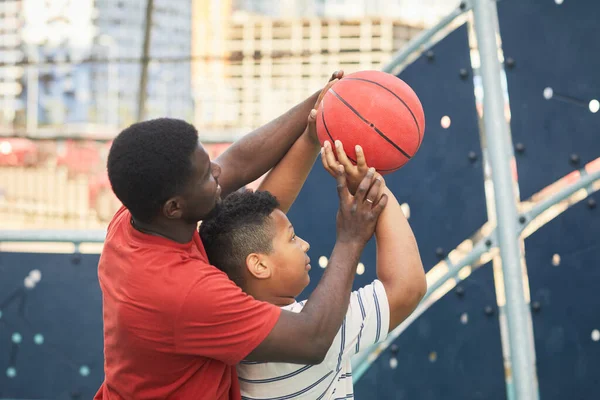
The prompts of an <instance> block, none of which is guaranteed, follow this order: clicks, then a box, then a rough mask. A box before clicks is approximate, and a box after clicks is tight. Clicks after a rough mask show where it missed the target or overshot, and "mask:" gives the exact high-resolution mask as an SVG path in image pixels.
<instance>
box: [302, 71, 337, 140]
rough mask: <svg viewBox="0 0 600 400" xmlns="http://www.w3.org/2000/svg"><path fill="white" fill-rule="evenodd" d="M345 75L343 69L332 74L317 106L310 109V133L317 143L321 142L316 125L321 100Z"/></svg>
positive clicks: (308, 128) (308, 127)
mask: <svg viewBox="0 0 600 400" xmlns="http://www.w3.org/2000/svg"><path fill="white" fill-rule="evenodd" d="M343 77H344V71H342V70H339V71H335V72H334V73H333V74H331V78H329V82H327V85H325V87H324V88H323V90H321V93H319V97H318V98H317V102H316V103H315V106H314V107H313V109H312V110H311V111H310V114H309V116H308V126H307V130H308V135H309V136H310V138H311V139H312V140H313V141H314V142H315V143H319V138H318V137H317V126H316V121H317V120H316V118H317V110H318V109H319V106H320V105H321V102H322V101H323V97H325V95H326V94H327V91H328V90H329V89H331V87H332V86H333V85H335V84H336V83H337V81H339V80H340V79H342V78H343Z"/></svg>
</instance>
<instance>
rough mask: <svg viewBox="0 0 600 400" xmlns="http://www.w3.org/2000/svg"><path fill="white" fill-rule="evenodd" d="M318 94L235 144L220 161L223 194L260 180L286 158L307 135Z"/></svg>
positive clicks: (218, 160) (219, 158)
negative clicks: (305, 132)
mask: <svg viewBox="0 0 600 400" xmlns="http://www.w3.org/2000/svg"><path fill="white" fill-rule="evenodd" d="M319 92H320V91H319ZM319 92H315V94H313V95H312V96H310V97H309V98H308V99H306V100H304V101H303V102H302V103H300V104H298V105H297V106H295V107H294V108H292V109H290V110H289V111H288V112H286V113H285V114H283V115H282V116H280V117H279V118H276V119H275V120H273V121H271V122H269V123H268V124H266V125H264V126H262V127H260V128H258V129H256V130H255V131H253V132H251V133H249V134H248V135H246V136H244V137H243V138H241V139H240V140H238V141H236V142H235V143H234V144H233V145H232V146H231V147H230V148H229V149H227V151H225V152H224V153H223V154H222V155H221V156H220V157H218V158H217V160H216V161H217V163H218V164H219V165H220V166H221V168H222V170H223V172H222V174H221V177H220V179H219V183H220V184H221V188H222V190H223V193H224V195H227V194H228V193H231V192H233V191H235V190H237V189H239V188H240V187H242V186H244V185H246V184H248V183H250V182H253V181H254V180H256V179H258V178H260V177H261V176H262V175H264V174H265V173H266V172H267V171H269V170H270V169H271V168H273V167H274V166H275V165H276V164H277V163H278V162H279V161H280V160H281V159H282V158H283V156H284V155H285V154H286V153H287V151H288V150H289V149H290V148H291V147H292V145H293V144H294V143H295V142H296V140H297V139H298V138H299V137H300V135H302V133H303V132H304V129H305V128H306V121H307V117H308V114H309V113H310V110H311V109H312V108H313V107H314V105H315V102H316V101H317V98H318V96H319Z"/></svg>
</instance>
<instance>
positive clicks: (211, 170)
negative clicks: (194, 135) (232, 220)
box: [181, 143, 221, 223]
mask: <svg viewBox="0 0 600 400" xmlns="http://www.w3.org/2000/svg"><path fill="white" fill-rule="evenodd" d="M191 162H192V171H193V172H192V176H191V178H190V181H189V182H188V184H187V186H186V187H185V188H184V192H183V194H182V196H181V198H182V217H181V218H182V219H184V220H185V221H186V222H189V223H197V222H198V221H201V220H202V219H203V218H205V217H206V216H207V215H208V214H209V213H210V212H211V211H212V210H213V209H214V208H215V206H216V205H217V204H218V203H219V202H220V201H221V186H219V180H218V179H219V176H220V175H221V167H219V166H218V165H217V164H215V163H214V162H212V161H211V160H210V157H209V155H208V153H207V152H206V151H205V150H204V147H202V145H201V144H200V143H198V148H197V149H196V150H195V151H194V153H193V154H192V157H191Z"/></svg>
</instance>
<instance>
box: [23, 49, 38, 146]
mask: <svg viewBox="0 0 600 400" xmlns="http://www.w3.org/2000/svg"><path fill="white" fill-rule="evenodd" d="M37 52H38V48H37V46H36V45H31V47H29V48H28V53H29V54H28V55H29V57H30V58H31V65H29V66H28V67H27V125H26V129H27V134H28V135H34V134H36V133H37V128H38V103H39V92H38V91H39V81H38V80H39V76H38V65H37V62H38V54H37Z"/></svg>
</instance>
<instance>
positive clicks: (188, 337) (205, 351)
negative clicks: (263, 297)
mask: <svg viewBox="0 0 600 400" xmlns="http://www.w3.org/2000/svg"><path fill="white" fill-rule="evenodd" d="M280 314H281V309H280V308H279V307H276V306H274V305H272V304H269V303H266V302H262V301H258V300H255V299H254V298H253V297H251V296H249V295H247V294H245V293H244V292H242V290H241V289H240V288H239V287H238V286H236V284H235V283H233V282H232V281H231V280H230V279H229V278H228V277H227V275H225V274H224V273H223V272H221V271H218V270H217V269H215V272H212V273H209V274H207V276H206V277H204V278H203V279H201V280H200V281H199V282H197V283H196V284H195V285H194V286H193V287H192V289H191V291H190V292H189V294H188V295H187V296H186V297H185V300H184V303H183V304H182V306H181V308H180V312H179V315H178V316H177V319H176V321H175V350H176V351H177V352H178V353H182V354H194V355H200V356H204V357H207V358H212V359H215V360H219V361H222V362H224V363H226V364H229V365H235V364H237V363H239V362H240V361H241V360H243V359H244V357H246V356H247V355H248V354H250V352H252V350H254V349H255V348H256V346H258V345H259V344H260V343H261V342H262V341H263V340H264V339H265V338H266V337H267V336H268V335H269V333H270V332H271V330H272V329H273V327H274V326H275V324H276V323H277V320H278V319H279V316H280Z"/></svg>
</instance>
